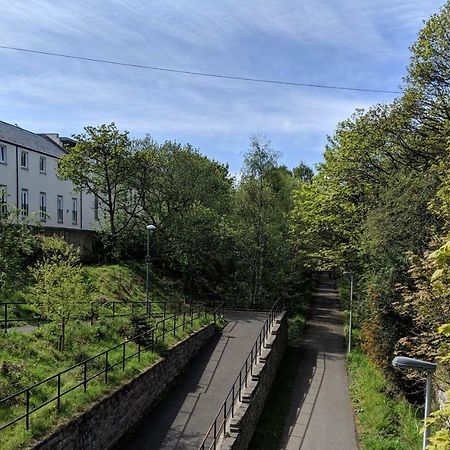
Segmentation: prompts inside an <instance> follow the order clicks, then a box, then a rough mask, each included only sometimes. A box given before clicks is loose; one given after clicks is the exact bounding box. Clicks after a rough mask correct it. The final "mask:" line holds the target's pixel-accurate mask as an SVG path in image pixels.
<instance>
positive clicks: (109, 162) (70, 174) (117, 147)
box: [58, 123, 139, 252]
mask: <svg viewBox="0 0 450 450" xmlns="http://www.w3.org/2000/svg"><path fill="white" fill-rule="evenodd" d="M74 138H75V140H76V142H77V143H76V145H75V147H74V148H71V149H70V150H69V151H68V153H67V155H65V156H64V157H63V158H61V159H60V160H59V162H58V174H59V176H60V177H61V178H63V179H70V180H71V181H72V182H73V183H74V185H75V186H76V187H77V188H78V189H80V190H84V191H86V192H88V193H92V194H94V195H95V196H96V197H97V198H98V200H99V207H100V210H101V211H102V212H103V213H104V216H105V219H106V221H105V223H103V227H102V230H103V231H104V232H105V233H106V238H107V245H108V250H109V251H110V252H115V250H116V249H115V246H116V243H117V239H118V237H119V236H120V235H121V234H122V233H123V232H124V231H125V229H126V228H127V226H128V224H129V222H130V221H131V219H132V218H133V217H134V214H135V213H136V210H137V208H138V207H139V201H138V200H139V199H138V198H136V196H135V195H134V192H133V191H131V190H130V180H131V178H132V176H133V173H135V172H136V171H137V170H138V167H137V166H133V163H134V159H133V158H132V157H131V154H130V148H129V146H130V141H129V138H128V133H121V132H120V131H119V130H118V129H117V127H116V125H115V124H114V123H111V124H109V125H100V126H99V127H91V126H89V127H85V133H83V134H80V135H76V136H74Z"/></svg>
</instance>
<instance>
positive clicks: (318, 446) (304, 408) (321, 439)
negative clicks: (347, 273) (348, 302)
mask: <svg viewBox="0 0 450 450" xmlns="http://www.w3.org/2000/svg"><path fill="white" fill-rule="evenodd" d="M311 306H312V308H311V317H310V319H309V320H308V323H307V326H306V330H305V334H304V338H303V343H302V345H301V348H300V352H299V355H300V356H299V357H300V358H301V360H300V362H299V366H298V371H297V375H296V382H295V388H294V391H293V394H292V400H291V406H290V411H289V414H288V417H287V419H286V424H285V429H284V433H283V438H282V446H281V449H283V450H300V449H301V450H357V449H358V443H357V437H356V432H355V420H354V413H353V409H352V405H351V401H350V396H349V391H348V380H347V371H346V362H345V340H344V330H343V318H342V312H341V310H340V308H339V304H338V298H337V293H336V288H335V281H334V280H332V279H329V278H328V274H321V276H320V280H319V289H318V291H317V292H316V294H315V296H314V298H313V300H312V305H311Z"/></svg>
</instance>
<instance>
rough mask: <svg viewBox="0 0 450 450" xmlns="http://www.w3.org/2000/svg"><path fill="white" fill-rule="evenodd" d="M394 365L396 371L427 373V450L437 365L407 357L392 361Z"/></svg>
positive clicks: (424, 435) (424, 444)
mask: <svg viewBox="0 0 450 450" xmlns="http://www.w3.org/2000/svg"><path fill="white" fill-rule="evenodd" d="M392 365H393V366H394V367H395V368H396V369H412V370H420V371H422V372H426V374H427V385H426V389H425V425H424V432H423V450H425V449H426V448H427V445H428V438H429V437H430V430H429V428H428V427H427V419H428V416H429V415H430V409H431V383H432V378H433V373H434V372H435V370H436V363H432V362H428V361H422V360H420V359H413V358H407V357H406V356H396V357H395V358H394V359H393V360H392Z"/></svg>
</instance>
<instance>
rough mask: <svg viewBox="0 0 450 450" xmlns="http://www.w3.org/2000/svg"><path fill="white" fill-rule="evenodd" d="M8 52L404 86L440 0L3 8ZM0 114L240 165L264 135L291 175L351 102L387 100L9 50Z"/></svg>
mask: <svg viewBox="0 0 450 450" xmlns="http://www.w3.org/2000/svg"><path fill="white" fill-rule="evenodd" d="M2 3H3V4H2V7H1V9H2V21H1V26H0V45H9V46H15V47H25V48H31V49H37V50H43V51H51V52H57V53H68V54H76V55H82V56H86V57H92V58H101V59H112V60H118V61H123V62H130V63H137V64H146V65H154V66H165V67H170V68H175V69H186V70H192V71H203V72H215V73H222V74H229V75H237V76H243V77H258V78H272V79H282V80H289V81H297V82H304V83H318V84H334V85H344V86H355V87H365V88H371V89H394V90H396V89H398V88H399V87H400V86H401V83H402V77H403V76H404V75H405V73H406V67H407V65H408V62H409V50H408V48H409V46H410V45H411V44H412V43H413V42H414V40H415V38H416V36H417V33H418V31H419V29H420V28H421V26H422V23H423V20H425V19H427V18H428V17H429V16H430V15H431V14H432V13H434V12H437V11H438V9H439V7H440V6H441V5H442V4H443V3H444V2H443V1H442V0H440V1H436V0H427V1H423V0H414V1H413V0H409V1H408V0H389V1H388V0H360V1H356V0H340V1H336V0H302V1H299V0H297V1H294V0H278V1H275V0H252V1H245V0H221V1H220V2H219V1H217V0H216V1H214V0H213V1H211V0H209V1H207V0H202V1H200V0H172V1H167V0H153V1H151V2H150V1H147V2H144V1H142V0H140V1H137V0H116V1H104V0H101V1H100V0H98V1H82V0H80V1H76V2H75V1H73V0H70V1H63V0H58V1H37V0H26V1H25V0H16V1H10V2H7V1H6V0H3V2H2ZM0 77H1V78H0V104H1V105H2V108H1V111H2V113H1V116H0V119H1V120H4V121H6V122H10V123H17V124H18V125H20V126H22V127H23V128H27V129H30V130H32V131H36V132H58V133H60V134H62V135H66V136H67V135H72V134H73V133H78V132H80V131H81V130H82V128H83V127H84V126H86V125H98V124H100V123H109V122H111V121H114V122H116V124H117V125H118V126H119V128H121V129H125V130H128V131H129V132H130V134H131V136H134V137H140V136H143V135H144V134H145V133H149V134H151V135H152V136H153V137H154V138H155V139H157V140H158V141H163V140H165V139H175V140H178V141H180V142H190V143H191V144H193V145H194V146H195V147H197V148H199V149H200V151H201V152H202V153H204V154H206V155H208V156H210V157H212V158H214V159H217V160H219V161H221V162H226V163H228V164H229V165H230V170H231V171H232V172H233V173H236V172H238V171H239V168H240V166H241V162H242V153H243V152H245V151H246V149H247V148H248V142H249V137H250V136H251V135H252V134H257V133H262V134H265V135H266V136H267V137H268V138H269V139H271V141H272V143H273V146H274V148H275V149H276V150H277V151H279V152H281V153H282V154H283V156H282V158H281V162H282V163H284V164H286V165H288V166H289V167H293V166H295V165H296V164H297V163H298V162H299V161H301V160H303V161H305V162H306V163H308V164H310V165H312V164H314V163H317V162H318V161H320V159H321V155H322V151H323V148H324V145H325V143H326V136H327V134H330V133H332V132H333V130H334V128H335V126H336V124H337V122H338V121H340V120H343V119H345V118H346V117H348V116H349V115H350V114H351V113H352V112H353V111H354V110H355V109H356V108H361V107H362V108H365V107H368V106H370V105H371V104H374V103H377V102H383V101H390V100H392V99H393V97H394V96H393V95H392V94H367V93H358V92H345V91H331V90H319V89H313V88H301V87H292V86H276V85H266V84H254V83H247V82H238V81H226V80H217V79H208V78H203V77H192V76H184V75H177V74H168V73H161V72H153V71H148V70H141V69H132V68H126V67H116V66H109V65H102V64H96V63H89V62H83V61H74V60H66V59H60V58H52V57H47V56H39V55H32V54H26V53H19V52H13V51H9V50H1V49H0Z"/></svg>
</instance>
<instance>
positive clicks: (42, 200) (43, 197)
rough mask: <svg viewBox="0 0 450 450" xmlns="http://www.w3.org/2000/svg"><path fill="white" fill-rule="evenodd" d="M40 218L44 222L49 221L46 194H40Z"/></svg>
mask: <svg viewBox="0 0 450 450" xmlns="http://www.w3.org/2000/svg"><path fill="white" fill-rule="evenodd" d="M39 217H40V219H41V220H42V221H43V222H45V221H46V220H47V194H46V193H45V192H41V193H40V194H39Z"/></svg>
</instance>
